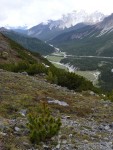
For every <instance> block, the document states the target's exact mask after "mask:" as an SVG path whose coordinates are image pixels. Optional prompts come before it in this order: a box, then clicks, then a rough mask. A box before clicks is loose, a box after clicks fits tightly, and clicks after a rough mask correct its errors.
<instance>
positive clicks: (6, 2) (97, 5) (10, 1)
mask: <svg viewBox="0 0 113 150" xmlns="http://www.w3.org/2000/svg"><path fill="white" fill-rule="evenodd" d="M112 6H113V1H112V0H104V1H103V0H92V1H91V0H84V1H83V0H15V1H14V0H0V11H1V13H0V26H3V25H7V24H8V25H10V26H23V25H25V24H27V25H28V26H33V25H36V24H38V23H40V22H42V21H46V20H48V19H58V18H60V17H61V15H62V14H66V13H69V12H72V11H73V10H81V9H84V10H86V11H87V12H93V11H96V10H98V11H101V12H104V13H105V14H110V13H111V12H112V11H113V10H112Z"/></svg>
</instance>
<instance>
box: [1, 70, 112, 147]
mask: <svg viewBox="0 0 113 150" xmlns="http://www.w3.org/2000/svg"><path fill="white" fill-rule="evenodd" d="M40 101H45V102H46V103H48V105H49V107H50V108H51V111H52V114H53V116H56V117H57V116H60V117H61V121H62V127H61V130H60V132H59V134H58V135H56V136H54V137H53V138H52V139H51V140H47V141H46V142H41V143H40V144H39V145H33V144H31V143H30V141H29V136H28V135H29V131H28V129H27V125H26V123H27V115H28V113H29V112H30V111H32V112H34V111H35V110H36V109H37V107H38V105H39V103H40ZM49 101H51V103H49ZM112 110H113V103H112V102H110V101H108V100H107V101H104V100H103V98H102V97H100V96H99V95H97V94H95V93H93V92H90V91H87V92H82V93H75V92H74V91H70V90H68V89H66V88H62V87H60V86H56V85H54V84H50V83H47V82H46V81H45V80H44V79H43V78H42V77H41V76H40V75H39V76H37V77H33V76H26V75H23V74H21V73H11V72H7V71H3V70H0V149H1V150H8V149H11V150H14V149H16V150H26V149H31V148H32V149H40V150H45V149H47V148H49V149H67V148H68V149H72V150H76V149H78V150H81V149H85V150H86V149H87V150H90V149H95V150H106V149H109V150H112V146H113V145H112V141H113V136H112V135H113V134H112V133H113V122H112V121H113V111H112Z"/></svg>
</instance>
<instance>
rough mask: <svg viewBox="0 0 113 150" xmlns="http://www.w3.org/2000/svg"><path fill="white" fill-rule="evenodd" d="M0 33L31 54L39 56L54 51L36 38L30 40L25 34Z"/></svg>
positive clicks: (4, 31)
mask: <svg viewBox="0 0 113 150" xmlns="http://www.w3.org/2000/svg"><path fill="white" fill-rule="evenodd" d="M1 32H2V33H3V34H4V35H5V36H7V37H9V38H11V39H12V40H14V41H15V42H17V43H19V44H21V45H22V46H23V47H24V48H26V49H28V50H30V51H32V52H37V53H40V54H41V55H48V54H50V53H52V52H54V51H55V49H54V48H53V47H52V46H50V45H48V44H46V43H45V42H43V41H41V40H39V39H37V38H32V37H29V36H27V35H25V34H22V33H17V32H15V31H11V30H3V29H1Z"/></svg>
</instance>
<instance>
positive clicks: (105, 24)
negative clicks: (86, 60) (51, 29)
mask: <svg viewBox="0 0 113 150" xmlns="http://www.w3.org/2000/svg"><path fill="white" fill-rule="evenodd" d="M112 22H113V14H111V15H110V16H108V17H106V18H105V19H104V20H103V21H102V22H100V23H97V24H96V25H88V26H85V27H83V28H80V29H78V30H73V31H70V32H67V33H63V34H60V35H59V36H57V37H55V38H54V39H53V40H51V41H50V43H52V44H54V45H56V46H57V47H59V48H61V50H62V51H65V52H67V53H68V54H74V55H79V56H80V55H81V56H106V57H111V56H113V49H112V47H113V42H112V39H113V30H112V29H113V23H112Z"/></svg>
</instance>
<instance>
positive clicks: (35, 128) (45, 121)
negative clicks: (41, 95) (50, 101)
mask: <svg viewBox="0 0 113 150" xmlns="http://www.w3.org/2000/svg"><path fill="white" fill-rule="evenodd" d="M28 121H29V122H28V128H29V130H30V134H29V136H30V141H31V142H32V143H35V144H38V143H39V142H41V141H46V140H47V139H51V137H53V136H54V135H56V134H58V132H59V130H60V127H61V120H60V118H57V119H56V118H54V117H53V116H52V115H51V114H50V109H49V107H48V106H47V104H45V103H41V105H40V106H39V107H38V113H35V114H29V115H28Z"/></svg>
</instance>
